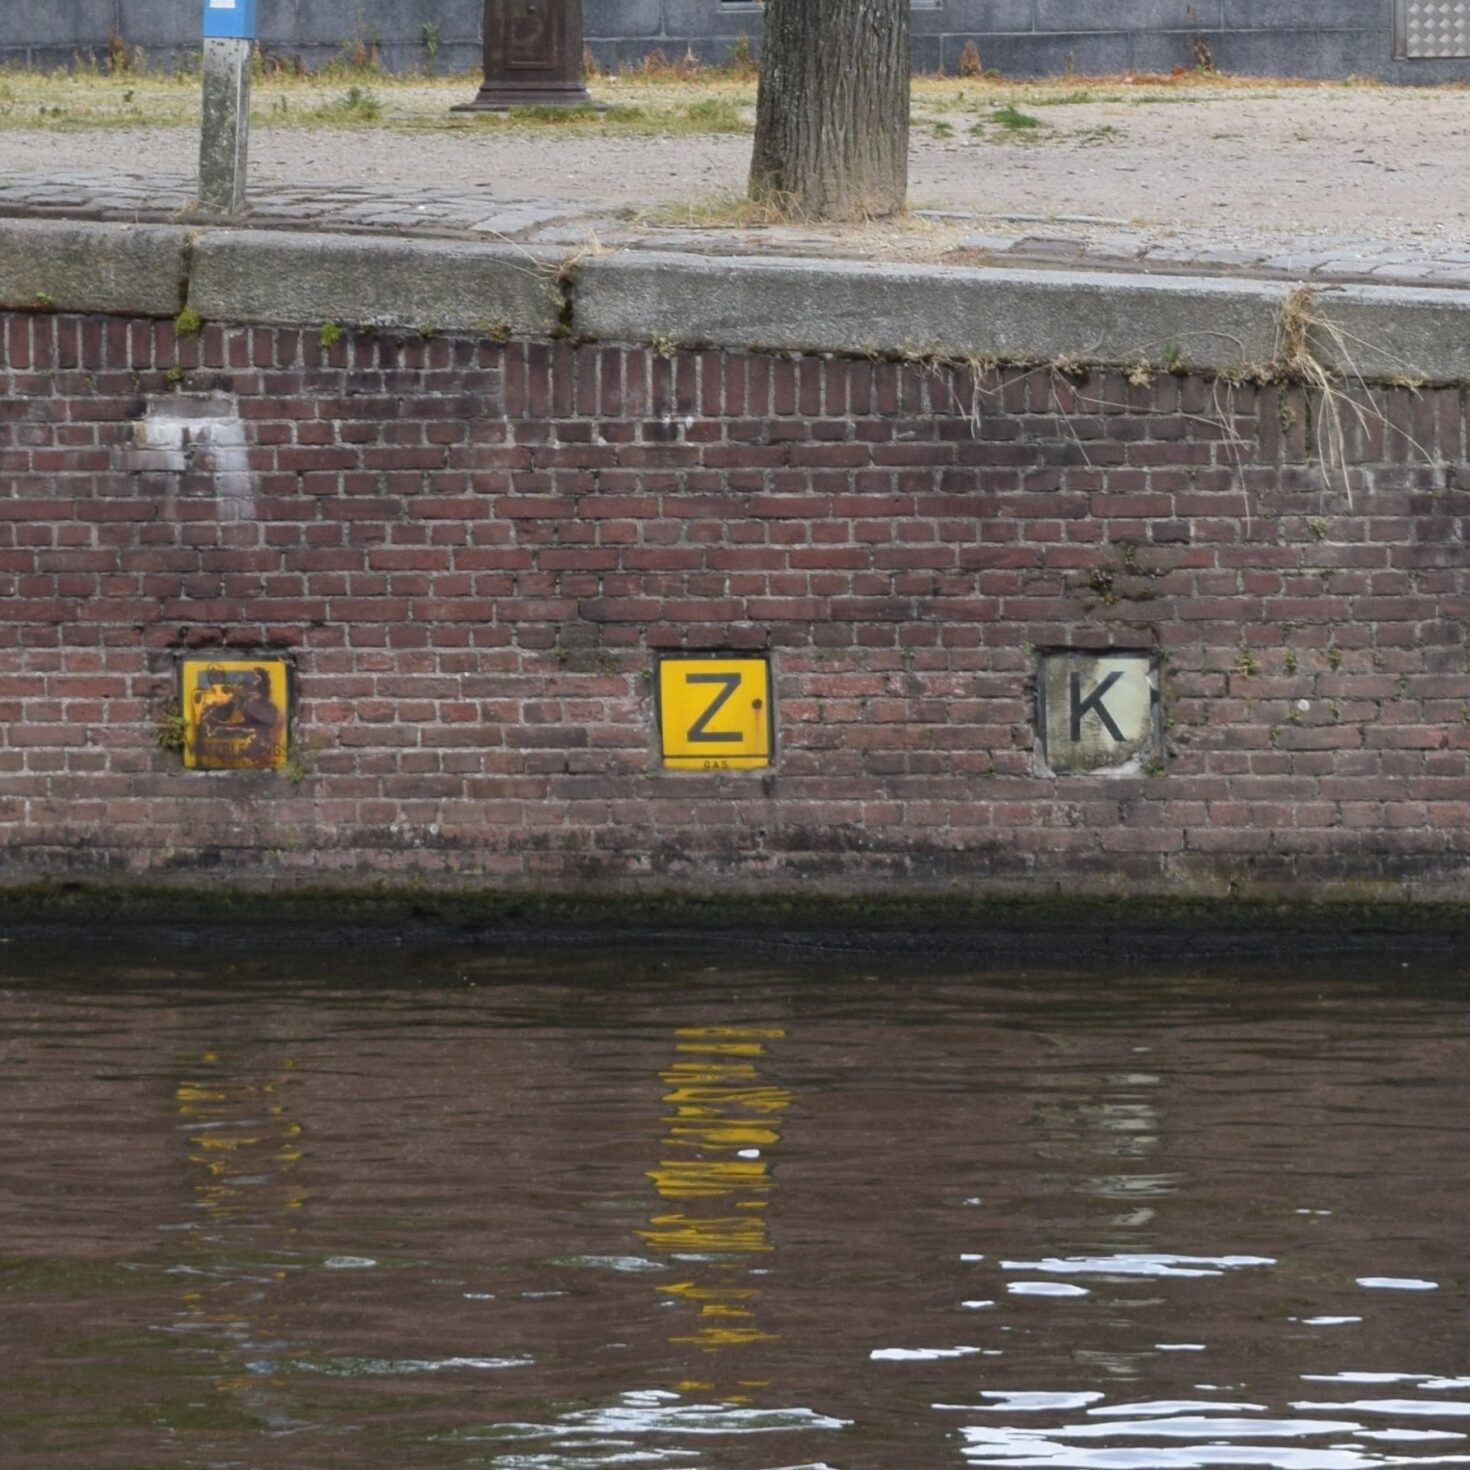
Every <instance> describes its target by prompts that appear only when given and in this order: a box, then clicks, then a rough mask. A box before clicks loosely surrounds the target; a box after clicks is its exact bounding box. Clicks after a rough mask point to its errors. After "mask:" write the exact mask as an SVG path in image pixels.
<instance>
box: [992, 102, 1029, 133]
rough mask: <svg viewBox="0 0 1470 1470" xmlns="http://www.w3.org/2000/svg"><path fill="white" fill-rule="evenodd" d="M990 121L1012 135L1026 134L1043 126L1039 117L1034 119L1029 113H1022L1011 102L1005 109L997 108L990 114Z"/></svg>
mask: <svg viewBox="0 0 1470 1470" xmlns="http://www.w3.org/2000/svg"><path fill="white" fill-rule="evenodd" d="M990 119H991V121H992V122H994V123H998V124H999V125H1000V126H1001V127H1003V128H1005V129H1006V131H1007V132H1011V133H1020V132H1025V131H1027V130H1028V129H1030V128H1039V127H1040V126H1041V119H1040V118H1039V117H1033V116H1032V115H1031V114H1030V113H1029V112H1022V111H1021V109H1020V108H1019V107H1016V106H1014V105H1013V104H1012V103H1009V102H1008V103H1006V105H1005V106H1004V107H997V108H996V109H995V111H994V112H992V113H991V114H990Z"/></svg>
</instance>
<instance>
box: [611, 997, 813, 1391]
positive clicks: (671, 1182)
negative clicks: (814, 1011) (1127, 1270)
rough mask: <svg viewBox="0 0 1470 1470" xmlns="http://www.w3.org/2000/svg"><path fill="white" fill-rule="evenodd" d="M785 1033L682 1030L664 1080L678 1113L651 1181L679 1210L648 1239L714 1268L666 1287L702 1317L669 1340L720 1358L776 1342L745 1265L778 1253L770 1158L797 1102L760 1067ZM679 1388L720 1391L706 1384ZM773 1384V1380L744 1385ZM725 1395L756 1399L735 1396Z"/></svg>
mask: <svg viewBox="0 0 1470 1470" xmlns="http://www.w3.org/2000/svg"><path fill="white" fill-rule="evenodd" d="M785 1034H786V1033H785V1031H784V1030H783V1029H781V1028H780V1027H774V1026H688V1027H682V1028H680V1030H678V1031H677V1032H676V1033H675V1049H676V1053H677V1055H676V1057H675V1060H674V1062H673V1064H672V1065H671V1066H670V1067H669V1068H668V1070H667V1071H664V1072H661V1073H660V1074H659V1078H660V1080H661V1081H662V1082H663V1083H664V1086H665V1089H666V1091H665V1092H664V1095H663V1100H664V1102H665V1103H666V1104H667V1105H668V1106H669V1107H670V1108H671V1109H672V1111H671V1112H670V1113H669V1114H668V1115H666V1116H665V1119H664V1124H665V1128H666V1132H665V1134H664V1140H663V1146H664V1148H665V1150H667V1151H668V1155H669V1156H667V1157H665V1158H664V1159H662V1160H661V1161H660V1162H659V1164H658V1165H657V1167H655V1168H653V1169H650V1170H649V1171H648V1177H649V1178H650V1179H651V1180H652V1181H653V1184H654V1187H655V1189H657V1191H658V1194H659V1197H660V1198H661V1199H666V1200H670V1201H676V1202H678V1205H679V1208H677V1209H671V1210H668V1211H660V1212H659V1213H658V1214H655V1215H654V1216H653V1217H652V1218H651V1219H650V1221H649V1228H648V1229H646V1230H643V1231H640V1232H639V1233H640V1234H641V1235H642V1237H643V1239H644V1241H645V1242H646V1243H647V1244H648V1245H649V1246H650V1247H651V1248H652V1249H654V1250H657V1251H665V1252H667V1253H669V1254H670V1255H674V1256H679V1257H687V1258H689V1259H690V1260H691V1263H696V1262H697V1263H699V1264H701V1265H704V1266H706V1267H707V1270H706V1271H704V1272H700V1273H696V1274H695V1279H691V1280H686V1281H680V1282H677V1283H675V1284H674V1285H672V1286H664V1287H660V1288H659V1292H660V1294H661V1295H662V1296H664V1297H665V1298H666V1299H669V1300H672V1301H675V1302H678V1303H679V1304H680V1305H683V1306H687V1307H690V1308H692V1309H694V1311H695V1312H696V1314H697V1315H696V1318H695V1327H694V1330H693V1331H691V1332H680V1333H678V1334H676V1335H675V1336H673V1337H671V1338H670V1339H669V1341H670V1342H674V1343H682V1344H689V1345H692V1346H695V1347H699V1348H702V1349H703V1350H704V1351H706V1352H708V1353H718V1352H721V1351H723V1350H725V1349H728V1348H736V1347H743V1346H747V1345H749V1344H751V1343H756V1342H771V1341H774V1340H775V1338H776V1334H774V1333H771V1332H767V1331H765V1330H764V1329H763V1328H762V1327H761V1326H760V1325H759V1323H758V1322H757V1321H756V1309H757V1305H758V1303H759V1299H760V1290H759V1288H758V1287H755V1286H752V1285H750V1284H749V1276H748V1274H747V1273H746V1271H745V1269H744V1267H743V1265H742V1263H741V1261H740V1259H739V1258H740V1257H744V1256H748V1255H753V1254H758V1253H762V1252H768V1251H770V1250H771V1249H772V1245H771V1241H770V1237H769V1234H768V1231H767V1228H766V1217H765V1210H766V1205H767V1196H768V1195H769V1193H770V1191H771V1189H772V1187H773V1184H774V1179H773V1177H772V1175H771V1171H770V1160H769V1159H768V1158H767V1156H766V1152H765V1151H766V1150H767V1149H769V1148H771V1147H772V1146H773V1145H775V1144H776V1143H778V1142H779V1141H780V1137H781V1135H780V1131H779V1129H778V1128H777V1126H776V1125H777V1122H778V1120H779V1117H780V1115H781V1114H782V1113H783V1112H785V1111H786V1109H787V1108H789V1107H790V1106H791V1104H792V1101H793V1095H792V1093H791V1092H790V1091H789V1090H788V1089H787V1088H784V1087H778V1086H775V1085H773V1084H771V1083H769V1082H766V1081H765V1080H764V1079H763V1078H762V1077H761V1075H760V1070H759V1063H760V1061H761V1060H762V1059H763V1058H764V1057H765V1054H766V1044H767V1043H768V1042H770V1041H775V1040H779V1039H780V1038H781V1037H783V1036H784V1035H785ZM704 1202H708V1204H707V1206H706V1207H701V1205H702V1204H703V1203H704ZM709 1258H713V1259H709ZM722 1258H723V1259H722ZM680 1386H681V1388H689V1389H713V1388H714V1385H713V1384H710V1383H706V1382H705V1381H704V1380H687V1381H686V1382H685V1383H684V1384H681V1385H680ZM764 1386H765V1381H764V1380H740V1381H739V1382H738V1383H737V1385H736V1387H737V1388H740V1389H744V1388H759V1387H764ZM724 1397H725V1398H726V1399H727V1401H729V1402H731V1403H742V1402H745V1401H746V1399H747V1396H746V1395H745V1394H743V1393H738V1392H734V1391H732V1392H730V1393H727V1394H725V1395H724Z"/></svg>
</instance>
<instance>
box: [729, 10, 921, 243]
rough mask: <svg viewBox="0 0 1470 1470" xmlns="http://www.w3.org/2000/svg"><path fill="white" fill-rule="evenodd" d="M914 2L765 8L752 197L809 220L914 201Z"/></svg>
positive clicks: (858, 215) (869, 214)
mask: <svg viewBox="0 0 1470 1470" xmlns="http://www.w3.org/2000/svg"><path fill="white" fill-rule="evenodd" d="M909 3H910V0H766V18H765V28H764V36H763V38H762V41H761V65H760V89H759V92H758V94H757V97H756V121H755V152H754V155H753V156H752V158H751V164H750V197H751V198H752V199H754V200H756V201H757V202H759V203H763V204H771V205H774V206H776V207H777V208H779V209H781V210H782V211H783V212H786V213H790V214H794V215H800V216H804V217H807V218H810V219H830V220H849V219H863V218H875V217H881V216H883V215H889V214H895V213H897V212H898V211H899V210H901V209H902V208H903V206H904V199H905V197H906V195H907V193H908V163H909V68H910V64H911V63H910V58H909Z"/></svg>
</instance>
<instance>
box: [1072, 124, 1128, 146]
mask: <svg viewBox="0 0 1470 1470" xmlns="http://www.w3.org/2000/svg"><path fill="white" fill-rule="evenodd" d="M1072 136H1073V137H1074V138H1076V140H1077V142H1078V143H1079V144H1080V145H1081V146H1082V147H1083V148H1097V147H1099V146H1101V145H1102V144H1104V143H1116V142H1118V141H1119V140H1120V139H1122V138H1125V137H1127V136H1128V135H1127V134H1126V133H1125V132H1124V131H1123V129H1122V128H1120V127H1117V126H1116V125H1115V124H1113V123H1098V124H1097V126H1096V127H1091V128H1079V129H1078V131H1077V132H1075V133H1073V134H1072Z"/></svg>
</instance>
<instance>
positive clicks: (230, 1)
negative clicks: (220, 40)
mask: <svg viewBox="0 0 1470 1470" xmlns="http://www.w3.org/2000/svg"><path fill="white" fill-rule="evenodd" d="M204 35H205V37H206V39H208V38H210V37H218V36H224V37H230V38H234V39H237V40H244V41H253V40H254V39H255V0H204Z"/></svg>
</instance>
